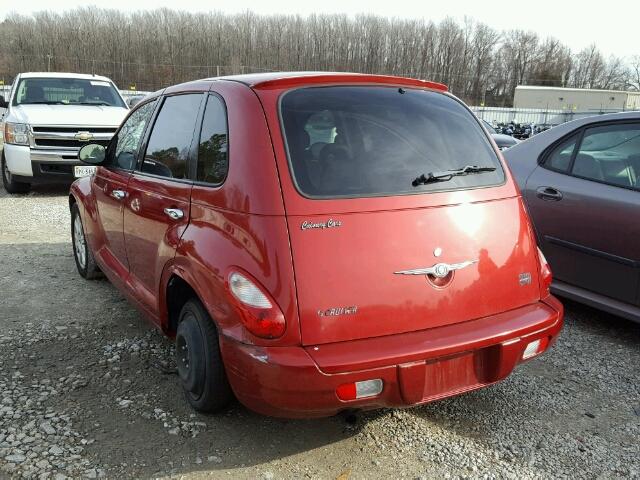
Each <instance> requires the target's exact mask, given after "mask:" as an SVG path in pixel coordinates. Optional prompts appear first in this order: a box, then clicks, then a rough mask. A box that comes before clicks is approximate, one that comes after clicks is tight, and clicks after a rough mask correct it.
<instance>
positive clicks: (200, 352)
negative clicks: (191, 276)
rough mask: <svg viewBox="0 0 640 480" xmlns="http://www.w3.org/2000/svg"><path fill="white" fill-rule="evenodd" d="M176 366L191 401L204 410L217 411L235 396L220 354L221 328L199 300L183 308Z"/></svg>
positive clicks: (183, 387) (179, 325)
mask: <svg viewBox="0 0 640 480" xmlns="http://www.w3.org/2000/svg"><path fill="white" fill-rule="evenodd" d="M179 322H180V323H179V324H178V331H177V332H176V365H177V369H178V376H179V377H180V383H181V384H182V389H183V390H184V393H185V395H186V397H187V400H188V402H189V403H190V404H191V406H192V407H193V408H195V409H196V410H198V411H201V412H217V411H220V410H222V409H223V408H225V407H226V406H227V405H229V403H230V402H231V400H232V399H233V394H232V393H231V387H230V386H229V382H228V381H227V375H226V373H225V370H224V364H223V363H222V356H221V355H220V344H219V340H218V331H217V329H216V327H215V325H214V323H213V320H211V317H210V316H209V314H208V313H207V312H206V310H205V309H204V307H203V306H202V304H201V303H200V302H199V301H198V300H195V299H192V300H189V301H188V302H187V303H185V305H184V307H182V310H181V311H180V317H179Z"/></svg>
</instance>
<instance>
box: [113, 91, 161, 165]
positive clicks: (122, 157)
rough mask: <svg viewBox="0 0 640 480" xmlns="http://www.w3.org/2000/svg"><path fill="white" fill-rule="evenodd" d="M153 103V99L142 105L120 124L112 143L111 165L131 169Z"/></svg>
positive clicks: (154, 103) (153, 105) (134, 162)
mask: <svg viewBox="0 0 640 480" xmlns="http://www.w3.org/2000/svg"><path fill="white" fill-rule="evenodd" d="M155 105H156V102H155V100H154V101H153V102H149V103H147V104H145V105H142V106H141V107H140V108H138V109H137V110H136V111H135V112H133V113H132V114H131V116H130V117H129V118H128V119H127V121H126V122H125V123H124V125H122V128H121V129H120V131H119V132H118V137H117V138H116V141H115V144H114V150H113V156H111V161H110V162H109V163H110V165H111V166H113V167H116V168H123V169H125V170H133V167H135V164H136V157H137V156H138V149H139V148H140V140H141V139H142V133H143V132H144V128H145V127H146V125H147V122H148V121H149V119H150V118H151V114H152V113H153V109H154V107H155Z"/></svg>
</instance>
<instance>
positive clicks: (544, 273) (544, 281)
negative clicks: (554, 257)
mask: <svg viewBox="0 0 640 480" xmlns="http://www.w3.org/2000/svg"><path fill="white" fill-rule="evenodd" d="M538 264H539V265H540V274H539V278H540V295H541V297H542V298H545V297H548V296H549V295H550V293H551V292H550V291H549V288H550V287H551V281H552V280H553V275H552V274H551V267H549V262H547V259H546V258H545V256H544V254H543V253H542V251H541V250H540V248H538Z"/></svg>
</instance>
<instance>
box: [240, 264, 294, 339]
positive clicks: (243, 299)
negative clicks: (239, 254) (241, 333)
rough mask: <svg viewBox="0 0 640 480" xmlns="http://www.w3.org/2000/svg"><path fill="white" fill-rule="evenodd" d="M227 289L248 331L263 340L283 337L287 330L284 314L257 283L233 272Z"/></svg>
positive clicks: (244, 275) (242, 274)
mask: <svg viewBox="0 0 640 480" xmlns="http://www.w3.org/2000/svg"><path fill="white" fill-rule="evenodd" d="M227 288H228V289H229V293H230V294H231V298H232V300H233V303H234V305H235V307H236V310H237V311H238V314H239V315H240V320H241V321H242V323H243V324H244V326H245V327H246V328H247V330H249V331H250V332H251V333H253V334H254V335H255V336H257V337H261V338H278V337H281V336H282V334H283V333H284V331H285V328H286V322H285V319H284V314H283V313H282V311H281V310H280V308H279V307H278V305H277V304H276V303H275V301H273V299H271V298H270V297H269V294H268V293H267V292H266V291H265V290H264V289H263V288H261V287H260V286H259V284H258V282H257V281H255V280H253V279H251V278H249V275H247V274H244V273H240V272H238V271H233V272H231V273H230V274H229V277H228V280H227Z"/></svg>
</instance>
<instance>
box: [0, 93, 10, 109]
mask: <svg viewBox="0 0 640 480" xmlns="http://www.w3.org/2000/svg"><path fill="white" fill-rule="evenodd" d="M0 108H9V103H7V101H6V100H5V99H4V95H0Z"/></svg>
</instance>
